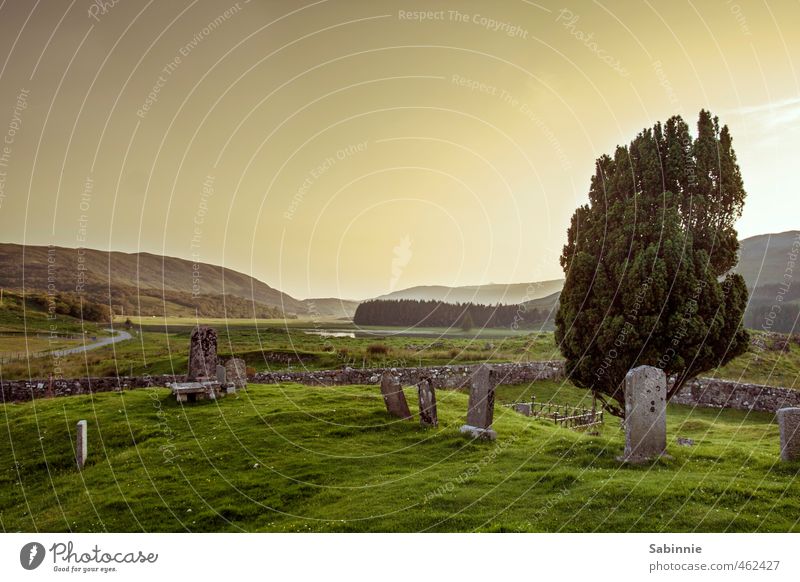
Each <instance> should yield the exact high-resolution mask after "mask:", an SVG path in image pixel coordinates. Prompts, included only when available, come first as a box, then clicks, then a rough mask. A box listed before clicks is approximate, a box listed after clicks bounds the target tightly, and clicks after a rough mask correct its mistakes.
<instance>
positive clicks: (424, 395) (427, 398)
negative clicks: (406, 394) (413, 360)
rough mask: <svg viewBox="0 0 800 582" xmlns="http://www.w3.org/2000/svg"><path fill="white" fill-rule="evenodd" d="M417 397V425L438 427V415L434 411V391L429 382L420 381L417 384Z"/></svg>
mask: <svg viewBox="0 0 800 582" xmlns="http://www.w3.org/2000/svg"><path fill="white" fill-rule="evenodd" d="M417 394H418V396H419V423H420V424H421V425H422V426H434V427H436V426H439V414H438V413H437V411H436V391H435V390H434V389H433V385H432V384H431V382H430V380H422V381H421V382H420V383H419V384H417Z"/></svg>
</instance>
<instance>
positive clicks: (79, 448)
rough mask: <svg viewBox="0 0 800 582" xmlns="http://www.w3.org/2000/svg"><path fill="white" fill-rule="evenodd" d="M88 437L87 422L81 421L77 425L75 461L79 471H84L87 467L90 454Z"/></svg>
mask: <svg viewBox="0 0 800 582" xmlns="http://www.w3.org/2000/svg"><path fill="white" fill-rule="evenodd" d="M86 437H87V425H86V421H85V420H79V421H78V425H77V436H76V437H75V460H76V461H77V462H78V469H83V467H84V465H86V455H87V454H88V452H89V449H88V442H87V438H86Z"/></svg>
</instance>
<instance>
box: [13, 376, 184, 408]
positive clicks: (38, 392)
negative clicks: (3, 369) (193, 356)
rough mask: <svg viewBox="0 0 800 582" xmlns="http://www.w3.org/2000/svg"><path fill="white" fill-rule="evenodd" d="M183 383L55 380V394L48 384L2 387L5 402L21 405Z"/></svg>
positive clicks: (143, 378)
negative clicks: (52, 397)
mask: <svg viewBox="0 0 800 582" xmlns="http://www.w3.org/2000/svg"><path fill="white" fill-rule="evenodd" d="M183 379H184V376H183V375H180V376H166V375H165V376H133V377H127V376H126V377H116V376H110V377H107V378H76V379H69V380H66V379H65V380H53V383H52V393H51V389H50V387H49V386H50V383H49V381H48V380H31V381H28V380H11V381H8V380H6V381H3V382H2V383H0V384H1V386H0V387H2V394H3V399H2V402H21V401H25V400H31V399H32V398H45V397H48V396H74V395H76V394H89V393H91V392H118V391H120V390H127V389H131V388H147V387H149V386H166V385H167V383H171V382H183Z"/></svg>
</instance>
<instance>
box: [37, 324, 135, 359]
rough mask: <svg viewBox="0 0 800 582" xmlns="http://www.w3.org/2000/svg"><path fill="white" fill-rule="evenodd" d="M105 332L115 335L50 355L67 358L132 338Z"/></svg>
mask: <svg viewBox="0 0 800 582" xmlns="http://www.w3.org/2000/svg"><path fill="white" fill-rule="evenodd" d="M105 331H110V332H112V333H116V335H112V336H111V337H103V338H100V339H98V340H97V341H95V342H92V343H90V344H86V345H83V346H77V347H74V348H65V349H63V350H55V351H53V352H50V355H53V356H57V357H62V356H68V355H69V354H80V353H81V352H88V351H89V350H96V349H97V348H102V347H103V346H110V345H111V344H116V343H119V342H124V341H126V340H129V339H131V338H132V337H133V336H132V335H131V334H129V333H128V332H127V331H122V330H117V331H116V332H114V330H113V329H106V330H105Z"/></svg>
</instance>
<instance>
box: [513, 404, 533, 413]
mask: <svg viewBox="0 0 800 582" xmlns="http://www.w3.org/2000/svg"><path fill="white" fill-rule="evenodd" d="M514 410H516V411H517V412H519V413H520V414H524V415H525V416H530V415H531V404H530V403H528V402H517V403H516V404H515V405H514Z"/></svg>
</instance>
